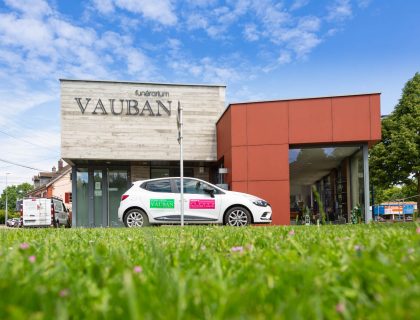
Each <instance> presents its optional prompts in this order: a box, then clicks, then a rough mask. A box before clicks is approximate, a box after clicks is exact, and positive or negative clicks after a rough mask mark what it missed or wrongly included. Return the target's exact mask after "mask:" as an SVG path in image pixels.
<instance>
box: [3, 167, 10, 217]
mask: <svg viewBox="0 0 420 320" xmlns="http://www.w3.org/2000/svg"><path fill="white" fill-rule="evenodd" d="M9 174H10V173H9V172H6V214H5V215H4V225H7V193H8V192H7V175H9Z"/></svg>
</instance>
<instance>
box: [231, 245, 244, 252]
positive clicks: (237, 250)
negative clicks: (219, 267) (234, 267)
mask: <svg viewBox="0 0 420 320" xmlns="http://www.w3.org/2000/svg"><path fill="white" fill-rule="evenodd" d="M230 250H231V251H232V252H242V251H244V248H243V247H241V246H237V247H232V248H231V249H230Z"/></svg>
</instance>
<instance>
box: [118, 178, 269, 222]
mask: <svg viewBox="0 0 420 320" xmlns="http://www.w3.org/2000/svg"><path fill="white" fill-rule="evenodd" d="M180 199H181V195H180V178H160V179H151V180H145V181H137V182H134V183H133V185H132V187H131V188H130V189H129V190H128V191H127V192H125V193H124V194H123V195H122V196H121V202H120V206H119V209H118V219H119V220H120V221H122V222H124V224H125V226H126V227H129V228H132V227H143V226H147V225H149V224H179V223H180V221H181V208H180V207H181V205H180V203H181V201H180ZM184 221H185V223H189V224H190V223H199V224H204V223H206V224H207V223H217V224H226V225H230V226H238V227H240V226H246V225H249V224H251V223H270V222H271V207H270V205H269V204H268V202H267V201H265V200H262V199H260V198H258V197H255V196H253V195H250V194H246V193H240V192H233V191H227V190H223V189H221V188H219V187H217V186H215V185H212V184H210V183H208V182H205V181H203V180H200V179H195V178H184Z"/></svg>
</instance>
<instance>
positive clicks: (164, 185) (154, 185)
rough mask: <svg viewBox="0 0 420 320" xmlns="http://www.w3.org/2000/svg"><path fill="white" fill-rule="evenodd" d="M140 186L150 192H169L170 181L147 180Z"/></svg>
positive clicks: (170, 190) (170, 189)
mask: <svg viewBox="0 0 420 320" xmlns="http://www.w3.org/2000/svg"><path fill="white" fill-rule="evenodd" d="M140 187H141V188H143V189H146V190H148V191H152V192H164V193H171V192H172V188H171V181H170V180H169V179H168V180H156V181H148V182H145V183H143V184H142V185H141V186H140Z"/></svg>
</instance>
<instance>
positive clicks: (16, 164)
mask: <svg viewBox="0 0 420 320" xmlns="http://www.w3.org/2000/svg"><path fill="white" fill-rule="evenodd" d="M0 161H2V162H6V163H10V164H13V165H15V166H18V167H23V168H27V169H31V170H35V171H44V172H48V170H41V169H37V168H33V167H29V166H25V165H24V164H19V163H16V162H13V161H9V160H4V159H0Z"/></svg>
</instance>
